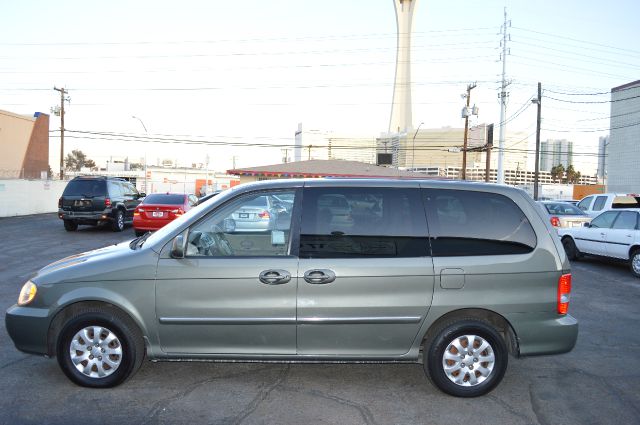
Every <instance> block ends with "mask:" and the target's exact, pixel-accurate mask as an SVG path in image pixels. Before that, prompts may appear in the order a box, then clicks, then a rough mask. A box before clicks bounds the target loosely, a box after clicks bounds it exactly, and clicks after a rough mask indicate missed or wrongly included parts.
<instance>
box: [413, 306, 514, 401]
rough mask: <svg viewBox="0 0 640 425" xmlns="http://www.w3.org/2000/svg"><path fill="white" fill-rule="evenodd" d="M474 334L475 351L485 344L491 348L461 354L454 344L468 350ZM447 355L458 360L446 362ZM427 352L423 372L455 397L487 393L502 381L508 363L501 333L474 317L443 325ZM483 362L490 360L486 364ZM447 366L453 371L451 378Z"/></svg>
mask: <svg viewBox="0 0 640 425" xmlns="http://www.w3.org/2000/svg"><path fill="white" fill-rule="evenodd" d="M471 335H473V336H474V337H475V338H474V341H475V343H474V344H473V346H474V347H475V348H478V349H479V348H482V345H483V344H484V342H486V343H487V344H488V346H487V347H486V348H484V349H483V350H480V351H478V350H470V351H469V352H460V351H458V350H457V349H456V348H455V347H454V345H452V343H454V342H456V343H457V344H459V345H460V346H461V347H462V348H468V344H469V342H470V341H469V339H468V338H467V336H471ZM465 340H466V341H467V346H465V345H464V341H465ZM476 344H477V345H476ZM445 352H446V354H447V357H455V359H456V360H449V359H445V357H444V356H445ZM424 353H425V354H424V355H425V360H424V371H425V373H426V375H427V377H428V378H429V380H431V382H433V384H435V385H436V386H437V387H438V388H439V389H440V390H441V391H443V392H445V393H447V394H450V395H452V396H456V397H478V396H481V395H484V394H487V393H488V392H489V391H491V390H492V389H494V388H495V387H496V385H498V384H499V383H500V381H502V378H503V377H504V373H505V371H506V370H507V364H508V361H509V359H508V356H509V352H508V350H507V346H506V344H505V341H504V339H503V338H502V337H501V336H500V334H499V333H498V331H497V330H496V329H495V328H494V327H493V326H492V325H491V324H489V323H488V322H485V321H482V320H480V319H475V318H464V319H457V320H452V321H450V322H445V323H443V324H442V325H441V326H440V327H438V329H437V330H436V331H435V332H434V333H433V334H432V337H431V338H429V339H428V340H427V341H426V342H425V347H424ZM463 356H464V357H463ZM483 359H486V360H487V361H485V362H483V361H482V360H483ZM465 362H466V363H465ZM445 364H446V365H448V366H449V367H451V368H453V369H454V371H453V372H451V374H449V375H448V374H447V372H446V371H445ZM456 373H457V375H455V374H456ZM454 375H455V376H454ZM450 376H451V377H450ZM474 377H475V378H474ZM454 380H459V381H460V382H459V383H456V382H454Z"/></svg>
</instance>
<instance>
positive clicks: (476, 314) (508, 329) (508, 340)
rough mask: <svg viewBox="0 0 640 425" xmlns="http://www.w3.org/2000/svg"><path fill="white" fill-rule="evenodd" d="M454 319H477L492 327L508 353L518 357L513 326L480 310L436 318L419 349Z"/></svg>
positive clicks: (471, 309) (464, 309)
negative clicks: (501, 339) (443, 325)
mask: <svg viewBox="0 0 640 425" xmlns="http://www.w3.org/2000/svg"><path fill="white" fill-rule="evenodd" d="M456 319H460V320H464V319H478V320H481V321H484V322H487V323H489V324H490V325H492V326H493V327H494V328H495V329H496V330H497V331H498V333H499V334H500V336H501V337H502V338H503V340H504V342H505V344H506V346H507V349H508V350H509V353H510V354H511V355H513V356H514V357H518V356H519V355H520V347H519V344H518V336H517V335H516V332H515V330H514V329H513V326H511V323H509V321H508V320H507V319H505V317H504V316H502V315H501V314H499V313H496V312H495V311H492V310H487V309H481V308H463V309H459V310H454V311H450V312H448V313H445V314H443V315H442V316H440V317H439V318H437V319H436V320H435V321H434V322H433V323H431V325H430V326H429V329H427V332H426V333H425V334H424V336H423V337H422V341H421V347H424V344H425V341H428V340H430V339H432V338H433V337H435V334H436V333H437V332H438V331H439V330H440V328H441V325H442V324H444V323H448V322H451V321H454V320H456Z"/></svg>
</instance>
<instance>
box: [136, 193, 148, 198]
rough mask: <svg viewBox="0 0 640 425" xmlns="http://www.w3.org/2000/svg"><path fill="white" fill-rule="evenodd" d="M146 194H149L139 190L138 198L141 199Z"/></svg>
mask: <svg viewBox="0 0 640 425" xmlns="http://www.w3.org/2000/svg"><path fill="white" fill-rule="evenodd" d="M145 196H147V194H146V193H144V192H139V193H138V199H140V198H144V197H145Z"/></svg>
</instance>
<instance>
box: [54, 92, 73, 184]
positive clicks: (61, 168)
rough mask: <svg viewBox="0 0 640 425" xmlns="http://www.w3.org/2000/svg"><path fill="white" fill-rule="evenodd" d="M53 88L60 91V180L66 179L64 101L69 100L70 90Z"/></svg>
mask: <svg viewBox="0 0 640 425" xmlns="http://www.w3.org/2000/svg"><path fill="white" fill-rule="evenodd" d="M53 89H54V90H55V91H59V92H60V180H64V101H65V100H66V101H69V98H66V99H65V98H64V95H65V94H68V93H69V92H68V91H67V90H66V89H65V88H64V87H63V88H61V89H59V88H57V87H56V86H53Z"/></svg>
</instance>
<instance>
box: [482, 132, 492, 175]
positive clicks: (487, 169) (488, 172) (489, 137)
mask: <svg viewBox="0 0 640 425" xmlns="http://www.w3.org/2000/svg"><path fill="white" fill-rule="evenodd" d="M491 149H493V124H489V125H488V126H487V162H486V165H485V171H484V181H485V182H487V183H489V181H490V180H491Z"/></svg>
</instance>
